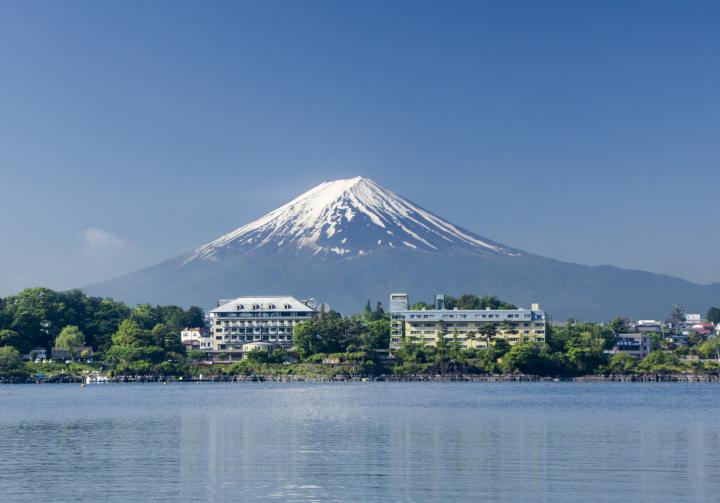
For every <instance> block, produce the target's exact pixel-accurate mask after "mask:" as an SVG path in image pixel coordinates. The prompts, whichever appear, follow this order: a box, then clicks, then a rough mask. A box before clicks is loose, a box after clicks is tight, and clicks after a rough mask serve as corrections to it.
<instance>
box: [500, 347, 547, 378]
mask: <svg viewBox="0 0 720 503" xmlns="http://www.w3.org/2000/svg"><path fill="white" fill-rule="evenodd" d="M502 367H503V370H504V371H505V372H508V373H513V372H521V373H523V374H536V375H549V374H551V373H552V372H553V371H554V364H553V361H552V358H551V356H550V348H549V347H548V346H547V345H546V344H543V343H539V342H524V343H520V344H515V345H514V346H512V347H511V348H510V351H508V352H507V354H506V355H505V356H504V357H503V362H502Z"/></svg>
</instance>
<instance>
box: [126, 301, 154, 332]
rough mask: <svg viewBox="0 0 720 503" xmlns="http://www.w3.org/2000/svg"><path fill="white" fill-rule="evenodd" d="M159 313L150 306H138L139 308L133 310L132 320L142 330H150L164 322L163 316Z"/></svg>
mask: <svg viewBox="0 0 720 503" xmlns="http://www.w3.org/2000/svg"><path fill="white" fill-rule="evenodd" d="M158 311H159V310H158V309H155V308H153V307H152V306H151V305H150V304H138V306H137V307H135V309H133V311H132V314H131V315H130V319H131V320H132V321H134V322H135V323H136V324H137V325H138V326H139V327H140V328H144V329H146V330H150V329H151V328H152V327H154V326H155V325H157V324H158V323H160V322H162V316H161V315H160V313H159V312H158Z"/></svg>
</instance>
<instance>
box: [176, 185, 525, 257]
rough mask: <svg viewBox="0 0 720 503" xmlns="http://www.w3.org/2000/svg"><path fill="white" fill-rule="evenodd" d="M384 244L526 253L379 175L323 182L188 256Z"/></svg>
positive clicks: (327, 251)
mask: <svg viewBox="0 0 720 503" xmlns="http://www.w3.org/2000/svg"><path fill="white" fill-rule="evenodd" d="M380 248H405V249H411V250H418V251H425V252H442V253H453V252H461V253H464V254H468V253H470V254H480V255H509V256H514V255H521V254H522V253H521V252H519V251H517V250H513V249H511V248H508V247H505V246H503V245H501V244H499V243H495V242H493V241H490V240H488V239H485V238H483V237H480V236H478V235H476V234H473V233H472V232H469V231H466V230H464V229H462V228H460V227H457V226H455V225H453V224H451V223H450V222H448V221H447V220H444V219H442V218H440V217H438V216H436V215H434V214H432V213H430V212H428V211H426V210H424V209H422V208H420V207H419V206H417V205H415V204H413V203H411V202H410V201H408V200H407V199H404V198H402V197H401V196H399V195H397V194H395V193H394V192H392V191H390V190H387V189H385V188H383V187H381V186H380V185H378V184H377V183H375V182H374V181H372V180H370V179H367V178H363V177H355V178H350V179H346V180H335V181H331V182H323V183H321V184H320V185H318V186H317V187H314V188H313V189H310V190H309V191H307V192H305V193H304V194H302V195H301V196H299V197H297V198H296V199H293V200H292V201H290V202H289V203H287V204H285V205H283V206H281V207H280V208H278V209H276V210H273V211H271V212H270V213H268V214H266V215H265V216H263V217H261V218H259V219H257V220H255V221H254V222H251V223H249V224H247V225H244V226H242V227H240V228H238V229H236V230H234V231H232V232H230V233H228V234H225V235H224V236H221V237H219V238H218V239H216V240H214V241H212V242H210V243H207V244H205V245H202V246H200V247H199V248H197V249H196V250H195V251H194V252H193V253H191V254H190V255H189V256H188V257H187V258H186V259H185V261H184V264H187V263H189V262H192V261H195V260H205V261H218V260H222V257H223V256H224V255H225V254H237V253H244V252H249V251H253V250H260V251H264V252H270V253H294V254H301V253H309V254H312V255H321V256H322V257H324V258H332V257H343V256H356V255H364V254H368V253H372V252H373V251H374V250H377V249H380Z"/></svg>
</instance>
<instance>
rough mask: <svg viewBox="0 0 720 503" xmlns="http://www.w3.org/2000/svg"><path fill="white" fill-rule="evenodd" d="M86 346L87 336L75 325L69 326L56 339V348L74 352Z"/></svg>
mask: <svg viewBox="0 0 720 503" xmlns="http://www.w3.org/2000/svg"><path fill="white" fill-rule="evenodd" d="M84 344H85V334H83V333H82V332H81V331H80V329H79V328H78V327H76V326H75V325H68V326H66V327H65V328H63V329H62V331H61V332H60V335H58V336H57V338H56V339H55V347H57V348H60V349H67V350H72V349H74V348H79V347H81V346H83V345H84Z"/></svg>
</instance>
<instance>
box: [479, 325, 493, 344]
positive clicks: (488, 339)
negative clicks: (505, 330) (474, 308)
mask: <svg viewBox="0 0 720 503" xmlns="http://www.w3.org/2000/svg"><path fill="white" fill-rule="evenodd" d="M478 332H479V333H480V337H481V338H483V339H484V340H485V345H486V347H487V348H490V346H492V343H493V340H494V339H495V337H497V325H496V324H495V323H493V322H489V323H483V324H482V325H481V326H480V328H479V329H478Z"/></svg>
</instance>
